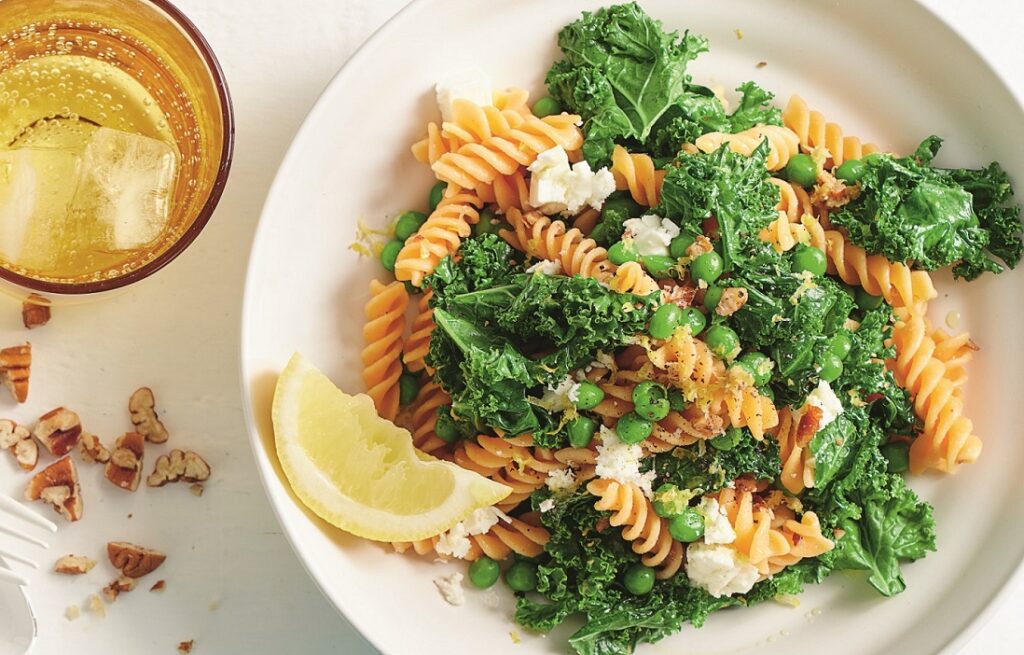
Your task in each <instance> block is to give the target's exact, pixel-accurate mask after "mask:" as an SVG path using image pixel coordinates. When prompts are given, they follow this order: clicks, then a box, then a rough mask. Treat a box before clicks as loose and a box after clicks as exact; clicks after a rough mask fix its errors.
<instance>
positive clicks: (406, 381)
mask: <svg viewBox="0 0 1024 655" xmlns="http://www.w3.org/2000/svg"><path fill="white" fill-rule="evenodd" d="M419 392H420V381H419V378H417V377H416V375H415V374H413V373H409V372H408V371H406V372H405V373H402V375H401V377H399V378H398V404H399V405H401V406H402V407H405V406H406V405H408V404H409V403H411V402H412V401H414V400H416V396H417V395H418V394H419Z"/></svg>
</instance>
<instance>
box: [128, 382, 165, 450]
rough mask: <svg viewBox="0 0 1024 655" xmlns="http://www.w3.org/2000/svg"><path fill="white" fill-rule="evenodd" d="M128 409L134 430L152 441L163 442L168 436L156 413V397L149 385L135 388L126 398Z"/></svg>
mask: <svg viewBox="0 0 1024 655" xmlns="http://www.w3.org/2000/svg"><path fill="white" fill-rule="evenodd" d="M128 411H129V412H130V413H131V416H132V425H134V426H135V430H136V431H137V432H138V433H139V434H141V435H142V436H144V437H145V438H146V441H151V442H153V443H164V442H165V441H167V439H168V437H169V436H170V435H169V434H167V428H165V427H164V424H163V423H161V422H160V419H159V417H158V416H157V413H156V398H154V397H153V390H152V389H150V388H149V387H142V388H141V389H136V391H135V393H133V394H132V397H131V398H129V399H128Z"/></svg>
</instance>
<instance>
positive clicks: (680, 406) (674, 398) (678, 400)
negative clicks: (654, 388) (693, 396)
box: [668, 389, 686, 412]
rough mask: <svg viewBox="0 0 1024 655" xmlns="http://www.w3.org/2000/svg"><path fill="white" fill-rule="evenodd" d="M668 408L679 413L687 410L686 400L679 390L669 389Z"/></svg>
mask: <svg viewBox="0 0 1024 655" xmlns="http://www.w3.org/2000/svg"><path fill="white" fill-rule="evenodd" d="M668 406H669V407H671V408H672V409H673V410H675V411H677V412H681V411H683V410H684V409H686V399H685V398H683V392H682V391H680V390H679V389H669V390H668Z"/></svg>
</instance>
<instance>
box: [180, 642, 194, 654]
mask: <svg viewBox="0 0 1024 655" xmlns="http://www.w3.org/2000/svg"><path fill="white" fill-rule="evenodd" d="M195 643H196V640H195V639H189V640H188V641H183V642H181V643H180V644H178V652H179V653H181V655H188V654H189V653H191V652H192V647H193V646H194V645H195Z"/></svg>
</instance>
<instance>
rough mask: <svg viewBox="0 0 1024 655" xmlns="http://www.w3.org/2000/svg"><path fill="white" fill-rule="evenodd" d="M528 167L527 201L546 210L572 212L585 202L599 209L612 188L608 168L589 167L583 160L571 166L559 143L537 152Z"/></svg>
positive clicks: (580, 207) (547, 211) (612, 180)
mask: <svg viewBox="0 0 1024 655" xmlns="http://www.w3.org/2000/svg"><path fill="white" fill-rule="evenodd" d="M529 171H530V173H531V175H530V204H531V205H533V206H534V207H536V208H537V209H539V210H541V211H542V212H544V213H545V214H557V213H559V212H561V213H563V214H575V213H577V212H579V211H580V210H581V209H583V207H584V206H585V205H590V206H591V207H593V208H594V209H600V208H601V206H602V205H604V200H605V198H607V197H608V196H609V195H610V194H611V193H612V192H613V191H615V177H614V176H612V174H611V171H609V170H608V169H607V168H601V169H600V170H598V171H592V170H591V169H590V164H588V163H587V162H586V161H580V162H576V163H575V164H573V165H572V166H570V165H569V154H568V153H567V152H566V151H565V149H564V148H563V147H562V146H555V147H554V148H551V149H549V150H545V151H544V152H542V153H540V154H539V155H537V159H535V160H534V162H533V163H532V164H530V166H529Z"/></svg>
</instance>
